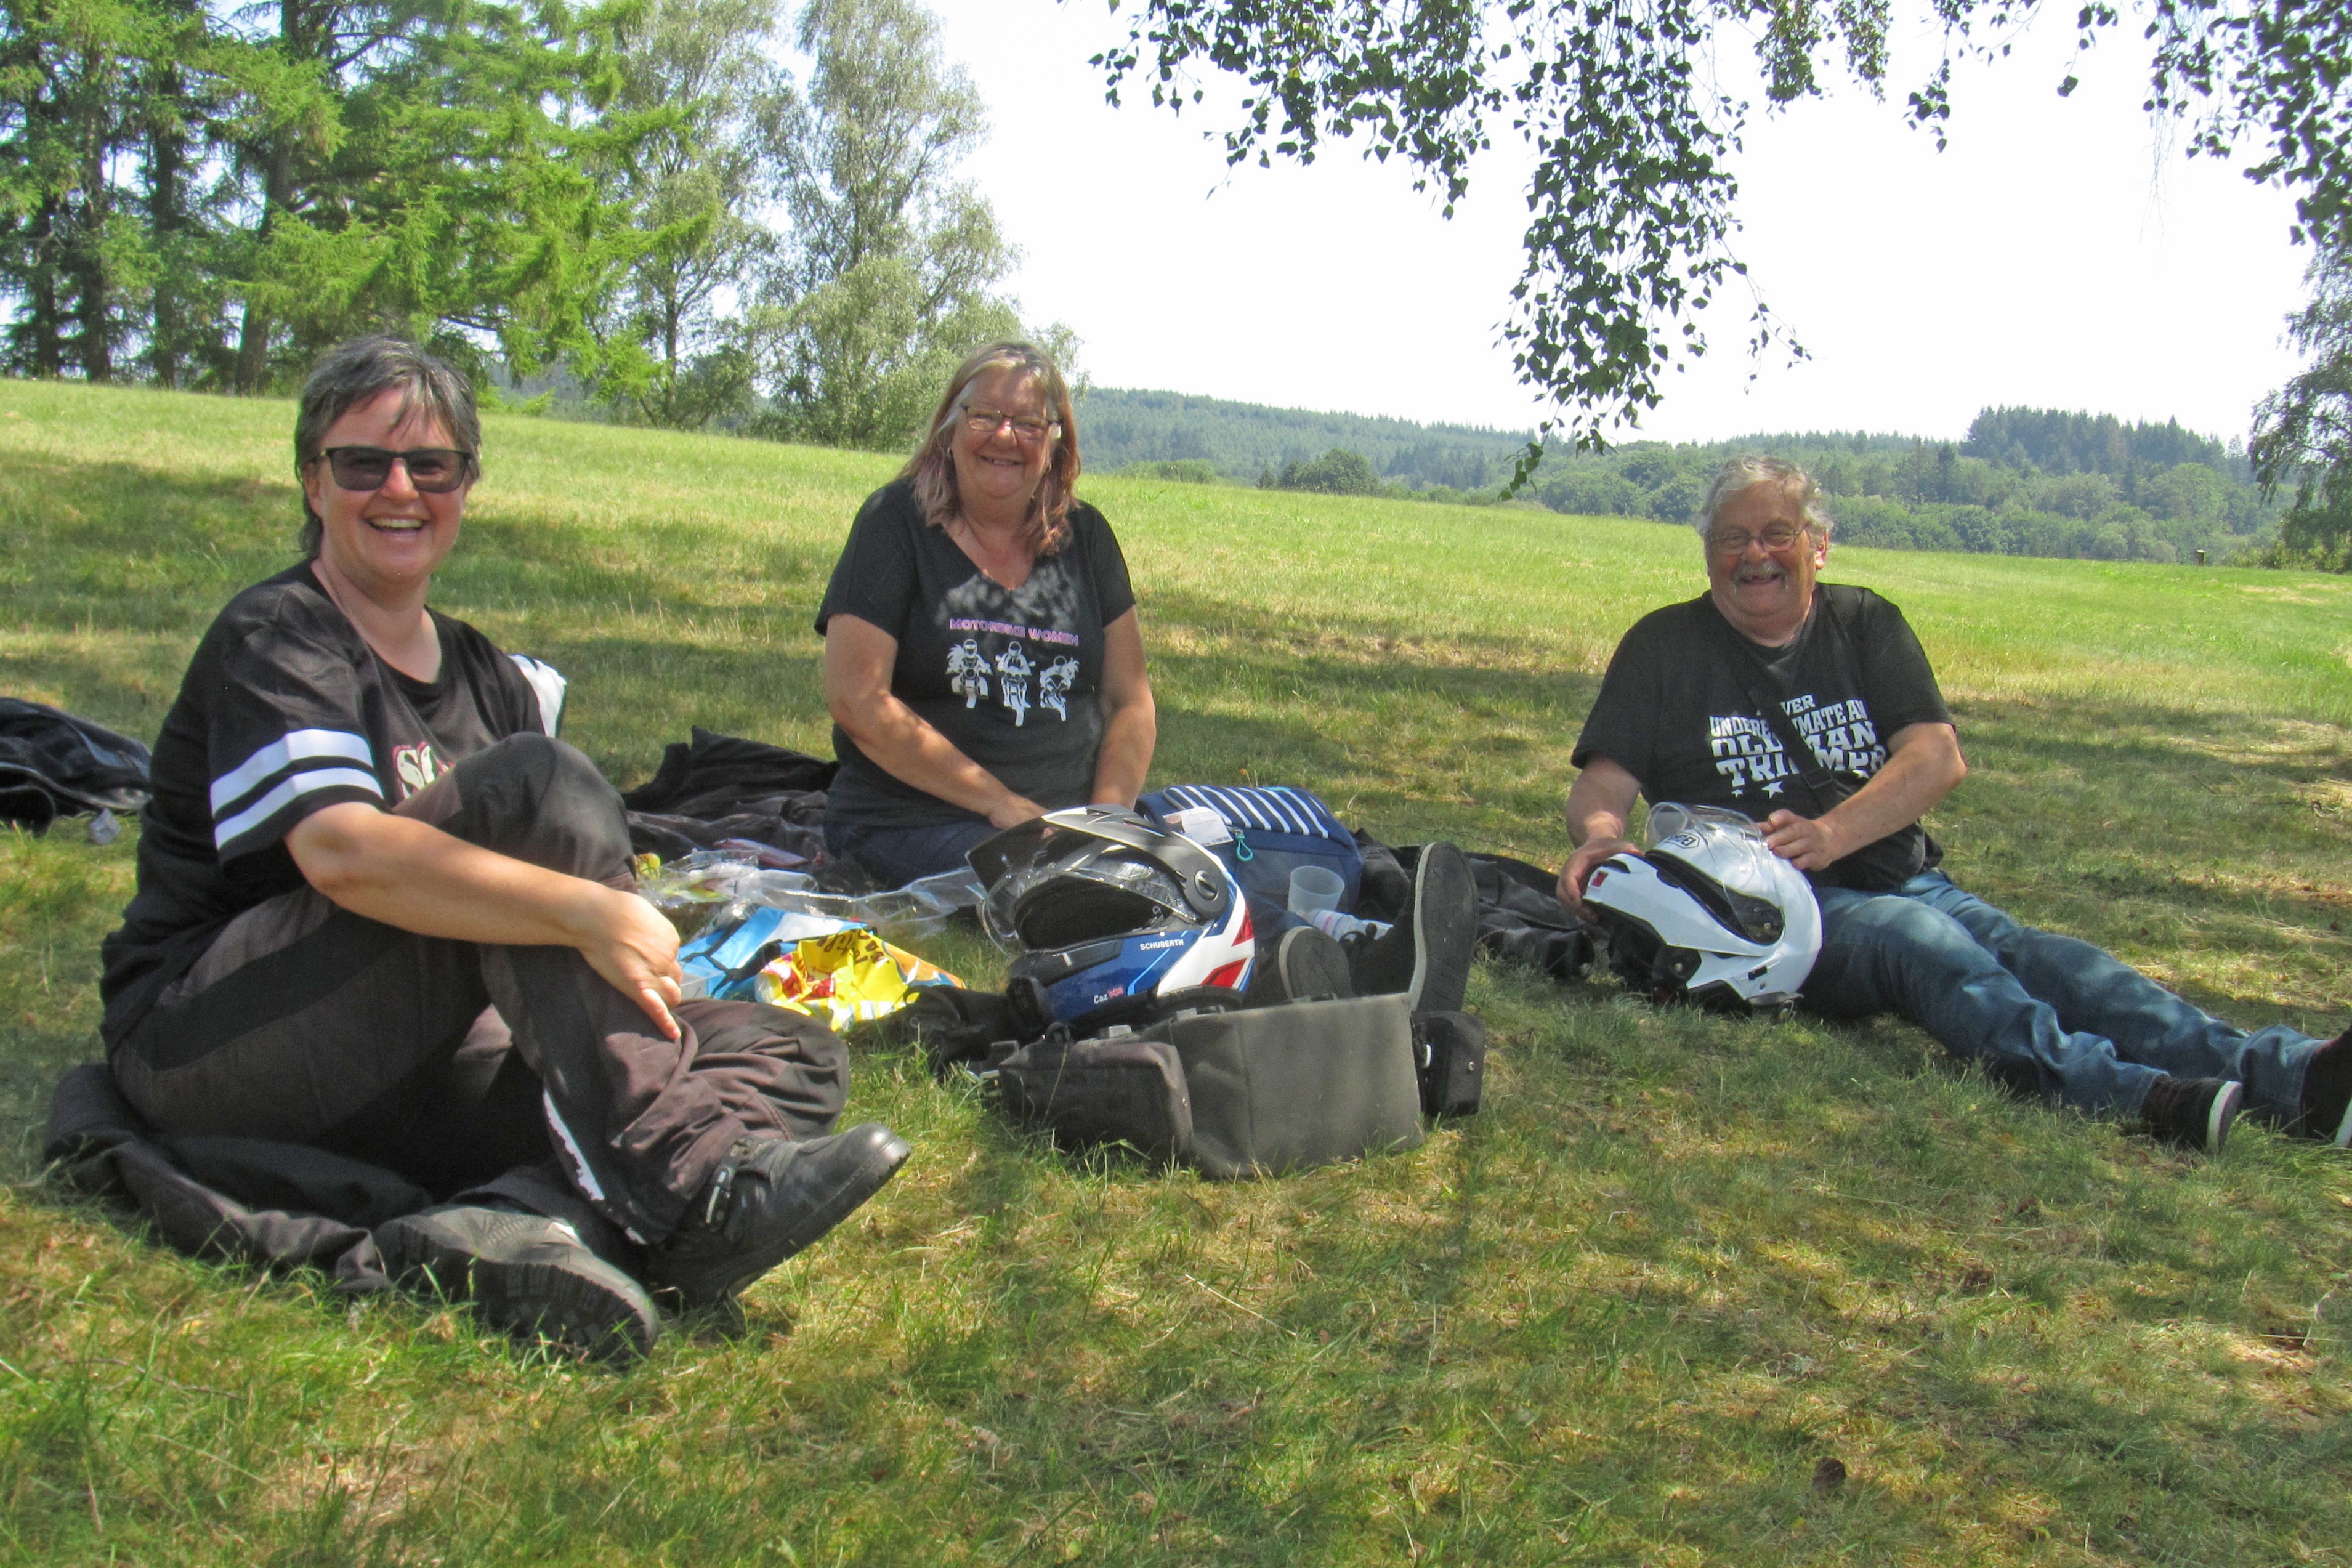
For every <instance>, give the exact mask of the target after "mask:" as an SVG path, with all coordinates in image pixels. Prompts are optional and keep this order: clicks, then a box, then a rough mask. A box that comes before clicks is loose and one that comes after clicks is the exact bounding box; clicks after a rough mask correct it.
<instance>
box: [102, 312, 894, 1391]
mask: <svg viewBox="0 0 2352 1568" xmlns="http://www.w3.org/2000/svg"><path fill="white" fill-rule="evenodd" d="M479 439H480V423H479V420H478V418H477V416H476V414H475V408H474V398H473V393H472V389H471V387H470V386H469V385H468V384H467V383H466V381H465V380H464V378H463V377H461V376H458V375H457V374H455V373H454V372H453V371H452V370H451V369H450V368H449V367H448V366H447V365H446V364H443V363H440V362H439V361H437V360H435V359H433V358H432V357H431V356H429V355H427V354H425V353H421V352H420V351H419V350H417V349H416V348H415V346H414V345H412V344H408V343H404V342H398V341H397V340H394V339H389V338H373V339H363V340H361V341H359V342H352V343H348V344H345V345H344V346H343V347H341V348H340V349H338V350H336V351H334V352H333V353H330V354H329V355H327V356H326V358H325V359H324V360H322V361H321V362H320V365H319V366H318V368H317V369H316V370H315V371H314V372H313V373H312V374H311V376H310V382H309V384H307V385H306V386H305V387H304V389H303V394H302V400H301V405H300V408H299V414H298V416H297V419H296V425H295V442H294V444H295V458H296V464H295V466H296V472H297V474H298V476H299V479H300V480H301V484H302V496H303V505H304V514H305V522H304V526H303V533H302V544H303V554H304V559H303V560H301V561H300V562H299V563H296V564H294V565H293V566H291V567H289V568H288V569H287V570H286V571H284V572H281V573H279V574H277V575H276V576H273V577H271V578H269V579H268V581H266V582H262V583H257V584H254V585H253V586H252V587H250V588H247V589H246V590H245V591H244V592H243V593H241V594H239V595H237V596H236V598H235V599H233V600H231V601H230V603H229V604H228V605H227V606H226V608H225V609H224V610H223V611H222V612H221V614H220V616H218V617H217V618H216V619H215V621H214V623H213V625H212V626H211V628H210V629H209V630H208V631H207V632H206V633H205V637H204V639H203V640H202V642H201V643H200V644H199V645H198V647H197V649H196V653H195V657H194V660H193V661H192V662H191V663H190V666H189V668H188V674H187V678H186V679H185V680H184V682H183V684H182V687H181V689H180V694H179V697H178V699H177V700H176V701H174V702H173V705H172V709H171V711H170V712H169V714H168V715H167V716H166V717H165V719H164V721H163V732H162V734H161V735H160V736H159V738H158V739H157V741H156V743H155V749H154V762H153V769H152V784H153V790H154V797H153V800H152V804H151V805H150V806H149V807H148V809H147V811H146V812H145V813H144V814H143V819H142V829H141V835H140V843H139V889H138V893H137V895H136V897H134V898H133V899H132V900H131V907H130V908H129V909H128V910H126V911H125V912H124V916H123V923H122V927H121V930H119V931H116V932H115V933H114V934H113V935H112V936H110V937H109V938H108V939H107V942H106V946H105V964H106V967H105V975H104V979H103V981H102V982H101V987H100V988H101V991H102V993H103V994H104V997H105V1003H106V1012H105V1017H104V1020H103V1023H102V1026H101V1032H102V1033H103V1035H104V1037H105V1039H106V1044H107V1049H108V1060H109V1064H110V1067H111V1068H112V1072H113V1079H114V1081H115V1083H116V1084H117V1085H118V1086H119V1088H120V1089H121V1092H122V1094H123V1096H124V1098H125V1099H126V1100H128V1101H129V1102H130V1104H131V1107H132V1108H134V1109H135V1110H136V1111H137V1112H138V1113H139V1114H140V1115H142V1116H143V1117H144V1118H145V1119H146V1121H148V1122H150V1123H151V1124H152V1125H153V1126H154V1127H155V1128H157V1129H158V1130H160V1131H163V1132H164V1133H167V1134H172V1135H174V1136H177V1137H179V1138H182V1139H191V1138H193V1139H195V1140H198V1141H204V1140H215V1141H217V1140H262V1141H267V1142H268V1143H271V1144H290V1145H296V1146H299V1150H302V1151H311V1150H318V1151H324V1152H327V1153H330V1154H333V1155H340V1156H342V1157H344V1158H347V1159H354V1160H358V1161H362V1162H364V1163H367V1164H369V1165H373V1166H376V1167H379V1168H380V1169H383V1170H389V1171H391V1172H393V1173H395V1174H397V1175H398V1176H400V1177H402V1178H404V1181H405V1182H406V1183H408V1184H413V1187H414V1188H421V1189H423V1190H424V1191H425V1192H426V1193H428V1194H432V1195H434V1196H436V1197H439V1198H442V1199H445V1200H446V1201H445V1202H442V1203H440V1204H438V1205H435V1206H431V1207H427V1208H424V1209H422V1210H421V1211H419V1212H414V1213H408V1214H403V1215H397V1216H395V1217H393V1218H391V1219H390V1220H388V1221H387V1222H386V1223H384V1224H383V1225H379V1226H376V1227H375V1231H374V1237H373V1240H374V1242H375V1244H376V1246H377V1247H378V1248H379V1250H380V1253H381V1255H382V1258H383V1262H384V1264H385V1265H386V1267H387V1268H388V1269H389V1270H390V1271H391V1272H392V1273H393V1274H394V1275H396V1276H400V1277H403V1278H409V1279H430V1280H431V1281H432V1282H434V1283H435V1284H436V1285H437V1286H438V1287H439V1288H440V1289H443V1290H445V1291H447V1292H448V1293H450V1294H452V1295H457V1296H467V1297H470V1298H471V1299H472V1300H473V1302H474V1305H475V1309H476V1310H477V1312H478V1314H480V1315H482V1316H484V1317H485V1318H487V1319H488V1320H489V1321H491V1322H493V1323H494V1324H496V1325H498V1326H499V1327H502V1328H507V1329H511V1330H514V1331H519V1332H524V1333H530V1332H537V1333H539V1334H541V1335H543V1336H545V1337H547V1338H550V1339H553V1340H556V1341H558V1342H562V1343H565V1344H568V1345H571V1346H574V1347H576V1348H579V1349H583V1350H586V1351H590V1352H597V1353H604V1354H613V1355H623V1356H627V1355H635V1354H641V1353H643V1352H645V1351H646V1349H648V1348H649V1347H650V1346H651V1344H652V1343H653V1342H654V1340H655V1338H656V1336H657V1335H658V1333H659V1332H660V1319H659V1316H658V1313H657V1311H656V1307H655V1305H654V1302H653V1300H652V1297H651V1295H650V1294H649V1292H648V1289H647V1287H648V1286H650V1287H653V1288H655V1289H666V1290H667V1291H670V1292H672V1293H673V1294H674V1296H675V1298H676V1300H677V1301H678V1302H679V1303H680V1304H681V1305H683V1306H686V1307H688V1308H689V1309H694V1308H704V1307H720V1306H723V1305H725V1304H726V1303H727V1302H728V1301H729V1300H730V1299H731V1298H732V1297H733V1295H734V1293H735V1292H736V1290H737V1289H739V1288H740V1286H741V1285H743V1284H745V1283H748V1282H749V1281H750V1280H751V1279H754V1278H756V1277H757V1276H758V1275H759V1274H761V1273H762V1272H764V1271H765V1270H766V1269H767V1268H772V1267H773V1266H774V1265H775V1264H776V1263H778V1262H780V1261H781V1260H782V1258H785V1257H787V1256H789V1255H791V1254H792V1253H793V1252H796V1251H798V1250H799V1249H800V1248H802V1247H806V1246H808V1245H810V1244H811V1243H813V1242H814V1240H816V1238H817V1237H820V1236H822V1235H824V1233H825V1231H826V1230H828V1229H829V1228H831V1226H834V1225H835V1224H836V1223H838V1222H839V1220H841V1219H842V1218H843V1217H844V1216H845V1215H847V1214H848V1212H849V1211H850V1210H851V1209H854V1208H855V1207H856V1206H857V1205H858V1204H860V1203H862V1202H864V1201H865V1199H866V1197H868V1196H870V1195H871V1194H873V1193H874V1192H875V1191H877V1189H878V1188H879V1187H880V1186H881V1185H882V1184H883V1183H884V1182H886V1181H887V1180H888V1179H889V1177H890V1175H891V1173H893V1172H895V1171H896V1170H897V1169H898V1164H899V1163H900V1162H902V1161H903V1160H905V1159H906V1157H907V1154H908V1146H907V1144H906V1143H905V1142H904V1141H903V1140H900V1139H898V1137H897V1136H896V1135H894V1134H893V1133H892V1132H891V1131H890V1130H889V1129H888V1128H887V1127H883V1126H882V1125H880V1124H879V1123H877V1122H869V1123H867V1124H866V1125H865V1126H862V1127H858V1128H856V1129H853V1130H851V1131H847V1132H841V1133H835V1132H834V1131H832V1128H833V1124H834V1121H835V1118H836V1117H837V1116H838V1115H839V1114H840V1111H841V1109H842V1105H843V1100H844V1095H845V1081H846V1073H847V1059H846V1053H845V1050H844V1049H843V1047H842V1044H841V1042H840V1040H839V1039H838V1038H837V1037H835V1036H834V1034H833V1033H832V1031H831V1030H829V1029H827V1028H825V1027H824V1026H823V1025H821V1024H819V1023H817V1022H816V1021H815V1020H814V1019H809V1018H805V1017H802V1016H798V1015H794V1014H790V1013H785V1012H782V1011H780V1010H778V1009H775V1008H764V1007H761V1008H754V1007H751V1006H749V1005H747V1004H741V1003H726V1002H708V1001H687V1000H685V999H683V998H682V996H681V987H680V982H681V979H682V976H681V975H680V973H679V970H678V965H677V932H676V931H675V930H673V929H672V928H671V926H670V925H669V922H668V921H667V920H666V919H664V918H663V916H662V915H661V913H660V912H659V911H658V910H656V909H655V908H654V907H653V906H652V905H651V904H649V903H647V902H646V900H643V899H641V898H638V897H637V896H636V893H635V885H636V884H635V878H634V877H633V876H632V875H631V874H630V864H629V837H628V830H627V826H626V824H625V820H624V816H623V812H622V807H621V801H620V797H619V795H617V794H615V793H614V789H613V786H612V785H611V784H609V783H607V782H606V781H605V780H604V777H603V776H602V775H601V774H600V773H598V772H597V770H596V767H595V765H594V764H593V763H591V762H590V761H589V760H588V759H587V758H586V757H585V756H583V755H582V754H581V753H580V752H578V751H576V750H574V749H573V748H572V747H571V746H568V745H566V744H564V743H563V742H562V741H559V740H557V739H555V737H554V731H555V728H556V719H557V716H558V711H559V710H560V707H561V700H562V699H561V690H560V685H559V683H558V680H557V679H556V678H555V677H554V675H553V672H552V671H551V670H549V669H547V668H544V667H542V666H537V665H533V664H530V661H526V660H518V659H511V658H509V657H508V656H506V655H505V654H503V653H501V652H500V651H499V649H498V648H497V647H495V646H494V645H493V644H492V643H491V642H490V640H489V638H488V637H485V636H483V635H482V634H481V633H480V632H479V631H478V630H476V629H475V628H474V627H472V626H467V625H466V624H465V623H464V622H462V621H459V620H456V619H454V618H452V617H450V616H444V615H442V614H440V613H439V612H438V611H436V610H434V609H432V608H431V607H430V606H429V605H427V603H426V598H427V595H428V593H429V591H430V589H431V587H432V583H433V574H434V573H435V571H436V569H437V568H438V567H439V566H440V564H441V563H442V562H443V561H444V560H446V558H447V556H448V554H449V552H450V550H451V549H452V548H453V547H454V546H455V544H456V543H457V533H458V526H459V523H460V521H461V519H462V517H463V514H464V510H465V503H466V499H467V492H468V490H469V489H470V488H471V486H472V484H473V482H474V479H475V477H476V475H477V473H478V461H477V458H476V451H477V449H478V446H479Z"/></svg>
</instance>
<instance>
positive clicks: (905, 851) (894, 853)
mask: <svg viewBox="0 0 2352 1568" xmlns="http://www.w3.org/2000/svg"><path fill="white" fill-rule="evenodd" d="M996 833H997V830H996V829H995V828H993V827H991V826H989V825H988V819H987V818H986V817H981V816H974V817H968V818H966V819H965V820H964V821H961V822H932V823H926V824H925V825H923V826H920V827H882V826H869V825H867V824H864V823H856V822H828V823H826V824H825V825H824V847H826V848H827V849H830V850H832V851H833V852H834V853H835V855H846V856H847V857H849V858H851V859H852V860H855V861H856V862H857V863H858V864H859V865H861V866H863V867H865V868H866V869H867V870H868V871H870V872H872V873H873V874H874V879H875V880H876V881H877V882H879V883H881V884H882V886H884V887H885V888H903V887H905V886H906V885H907V884H908V883H909V882H911V881H913V880H914V879H916V878H918V877H929V876H931V875H933V874H934V873H936V872H940V871H957V870H961V869H963V868H965V867H966V866H967V865H968V864H969V862H968V861H966V860H965V859H964V856H965V854H966V853H967V852H968V851H970V850H971V847H972V846H973V845H975V844H980V843H982V842H984V841H986V840H988V839H991V838H993V837H996Z"/></svg>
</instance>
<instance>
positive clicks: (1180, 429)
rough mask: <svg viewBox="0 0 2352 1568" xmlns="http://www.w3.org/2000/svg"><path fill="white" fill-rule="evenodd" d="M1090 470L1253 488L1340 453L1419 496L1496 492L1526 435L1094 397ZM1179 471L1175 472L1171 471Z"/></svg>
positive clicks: (1176, 397)
mask: <svg viewBox="0 0 2352 1568" xmlns="http://www.w3.org/2000/svg"><path fill="white" fill-rule="evenodd" d="M1079 423H1080V425H1081V426H1082V427H1083V428H1084V430H1085V432H1086V459H1087V467H1088V468H1095V469H1098V470H1101V471H1105V472H1108V471H1109V470H1112V469H1119V468H1135V467H1136V466H1138V465H1139V464H1147V463H1148V464H1151V465H1154V468H1155V471H1158V472H1160V474H1161V477H1163V478H1168V479H1184V478H1190V479H1197V480H1199V481H1200V482H1202V483H1207V482H1212V481H1213V480H1215V479H1224V480H1227V481H1231V482H1236V483H1242V484H1254V483H1256V482H1258V481H1259V480H1260V479H1264V478H1266V477H1268V476H1272V477H1274V478H1275V479H1279V477H1280V476H1281V474H1282V472H1283V470H1284V469H1285V468H1288V467H1291V466H1293V465H1297V464H1304V463H1309V462H1312V461H1314V460H1315V459H1316V458H1319V457H1322V456H1325V455H1326V454H1328V453H1329V452H1331V451H1333V450H1335V449H1337V450H1341V451H1346V452H1350V453H1353V454H1355V455H1356V456H1357V457H1360V458H1363V459H1365V460H1366V462H1367V464H1368V465H1369V467H1370V469H1371V470H1372V471H1373V473H1375V474H1376V475H1378V476H1379V477H1380V478H1381V479H1385V480H1387V481H1388V482H1389V483H1391V484H1395V485H1401V486H1403V487H1404V488H1406V489H1412V490H1416V491H1419V490H1428V489H1434V488H1440V487H1442V488H1444V489H1457V490H1478V489H1491V488H1492V487H1494V486H1496V485H1499V484H1501V483H1502V482H1503V481H1504V480H1505V479H1508V478H1509V477H1510V473H1511V465H1512V464H1514V463H1516V462H1517V461H1518V458H1519V454H1520V453H1522V452H1524V451H1526V450H1527V447H1528V436H1527V434H1526V433H1525V432H1521V431H1511V430H1488V429H1484V428H1481V427H1478V426H1468V425H1417V424H1415V423H1413V422H1412V420H1410V419H1376V418H1370V417H1368V416H1363V415H1358V414H1315V413H1310V412H1308V411H1307V410H1306V409H1303V408H1268V407H1265V406H1264V405H1260V404H1255V403H1232V402H1227V401H1225V400H1224V399H1223V398H1216V397H1190V396H1186V395H1184V394H1182V393H1176V392H1129V391H1122V390H1121V389H1119V388H1118V387H1108V386H1096V387H1091V388H1089V389H1088V390H1087V395H1086V401H1085V404H1084V405H1083V407H1082V408H1081V409H1080V412H1079ZM1171 465H1172V466H1171Z"/></svg>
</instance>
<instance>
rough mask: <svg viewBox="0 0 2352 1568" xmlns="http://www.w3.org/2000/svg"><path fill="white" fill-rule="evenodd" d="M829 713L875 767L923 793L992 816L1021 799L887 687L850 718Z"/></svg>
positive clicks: (1019, 802)
mask: <svg viewBox="0 0 2352 1568" xmlns="http://www.w3.org/2000/svg"><path fill="white" fill-rule="evenodd" d="M834 718H835V721H838V722H839V723H840V724H841V727H842V728H843V729H845V730H846V731H849V738H850V739H851V740H853V741H855V742H857V749H858V750H859V751H861V752H865V753H866V758H867V759H868V760H869V761H871V762H872V763H874V765H875V766H877V767H878V768H880V769H881V770H882V771H883V772H885V773H888V774H889V775H890V776H891V777H892V778H895V779H897V780H898V781H899V782H900V783H901V784H912V785H913V786H914V787H915V788H917V789H919V790H921V791H922V792H923V793H924V794H925V795H937V796H938V797H939V798H940V799H941V800H944V801H947V802H949V803H950V804H952V805H960V806H961V807H963V808H964V809H965V810H966V811H969V812H973V813H976V814H978V815H979V816H985V817H988V818H989V819H990V820H992V821H993V820H995V819H996V818H997V817H998V816H1000V815H1002V814H1003V813H1004V812H1005V811H1007V810H1008V809H1012V808H1014V807H1017V806H1018V805H1020V804H1021V802H1022V797H1021V796H1020V795H1017V794H1015V793H1014V792H1013V791H1012V790H1011V789H1008V788H1007V787H1005V784H1004V783H1003V780H1001V779H999V778H998V777H997V776H996V775H995V774H994V773H990V772H989V771H988V770H987V769H986V768H983V767H982V766H981V765H980V764H979V763H975V762H973V761H972V760H971V758H970V757H968V756H966V755H964V753H963V752H961V750H959V749H958V748H957V746H956V743H955V742H952V741H950V740H949V739H948V738H947V737H946V736H945V735H942V734H940V732H939V731H937V730H935V729H933V728H931V726H930V725H929V723H927V722H925V721H924V720H923V719H922V717H921V716H920V715H919V714H918V713H917V712H916V711H915V710H913V709H911V708H909V707H908V706H907V705H906V704H905V703H904V702H902V701H900V700H898V698H896V697H893V696H891V695H890V694H889V693H887V692H882V693H879V694H877V695H874V696H872V697H870V698H869V699H868V700H866V703H865V704H864V705H863V706H862V708H861V709H860V710H858V711H857V712H856V714H855V715H854V718H855V722H852V721H851V720H850V719H849V718H845V717H844V716H843V715H842V714H840V713H835V715H834Z"/></svg>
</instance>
